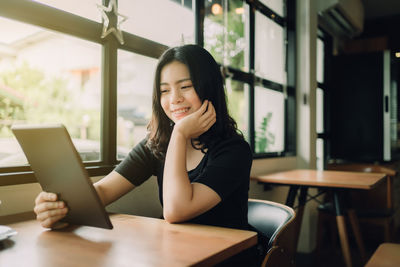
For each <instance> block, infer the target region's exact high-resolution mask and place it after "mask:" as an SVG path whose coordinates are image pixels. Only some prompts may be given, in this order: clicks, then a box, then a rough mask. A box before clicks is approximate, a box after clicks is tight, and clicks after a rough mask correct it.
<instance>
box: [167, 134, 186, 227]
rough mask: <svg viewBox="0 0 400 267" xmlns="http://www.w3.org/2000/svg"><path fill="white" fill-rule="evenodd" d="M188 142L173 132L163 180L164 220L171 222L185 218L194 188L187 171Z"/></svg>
mask: <svg viewBox="0 0 400 267" xmlns="http://www.w3.org/2000/svg"><path fill="white" fill-rule="evenodd" d="M187 142H188V140H186V138H185V137H184V136H183V135H182V134H181V133H180V132H178V131H173V132H172V135H171V139H170V142H169V145H168V149H167V155H166V158H165V167H164V179H163V203H164V218H165V219H166V220H167V221H170V222H176V221H180V220H181V219H182V218H183V217H185V213H186V211H187V210H188V208H189V206H190V203H191V200H192V197H193V188H192V184H191V183H190V180H189V177H188V174H187V170H186V145H187Z"/></svg>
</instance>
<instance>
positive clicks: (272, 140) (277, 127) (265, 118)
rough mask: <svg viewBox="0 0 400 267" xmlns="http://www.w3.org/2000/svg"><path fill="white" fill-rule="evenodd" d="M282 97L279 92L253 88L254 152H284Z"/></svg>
mask: <svg viewBox="0 0 400 267" xmlns="http://www.w3.org/2000/svg"><path fill="white" fill-rule="evenodd" d="M284 103H285V102H284V95H283V93H281V92H277V91H274V90H270V89H266V88H263V87H258V86H256V87H255V96H254V105H255V110H254V128H255V151H256V153H263V152H283V150H284V132H285V131H284V126H285V124H284V118H285V110H284Z"/></svg>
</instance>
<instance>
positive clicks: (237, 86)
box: [225, 79, 250, 142]
mask: <svg viewBox="0 0 400 267" xmlns="http://www.w3.org/2000/svg"><path fill="white" fill-rule="evenodd" d="M225 85H226V95H227V100H228V110H229V114H230V115H231V117H232V118H233V119H234V120H235V121H236V123H237V126H238V129H239V130H240V131H241V132H242V133H243V136H244V137H245V138H246V140H247V141H248V142H249V140H250V138H249V129H248V127H249V86H248V85H247V84H246V83H242V82H239V81H235V80H232V79H226V80H225Z"/></svg>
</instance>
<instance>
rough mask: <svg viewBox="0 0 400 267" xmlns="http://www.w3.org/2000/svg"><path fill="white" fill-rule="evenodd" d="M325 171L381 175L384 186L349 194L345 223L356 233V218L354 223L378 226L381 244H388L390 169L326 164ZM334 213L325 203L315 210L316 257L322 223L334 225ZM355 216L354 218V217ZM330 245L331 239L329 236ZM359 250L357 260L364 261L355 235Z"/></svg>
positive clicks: (391, 223)
mask: <svg viewBox="0 0 400 267" xmlns="http://www.w3.org/2000/svg"><path fill="white" fill-rule="evenodd" d="M327 169H328V170H334V171H353V172H373V173H384V174H386V175H387V176H386V177H387V178H386V181H385V182H384V183H381V184H380V185H378V186H377V187H376V188H375V189H372V190H358V191H356V190H352V191H351V192H350V196H349V202H350V203H351V210H350V211H349V213H348V216H349V220H350V223H351V226H352V228H353V229H355V228H357V231H355V232H360V231H359V229H358V227H359V226H358V224H357V223H356V222H355V220H354V216H355V215H356V216H357V219H358V222H360V223H363V224H364V223H365V224H367V223H368V224H373V225H379V226H382V228H383V230H384V235H383V236H384V240H385V242H390V241H391V240H392V237H393V236H394V215H395V211H394V203H393V178H394V177H395V175H396V172H395V171H394V170H392V169H389V168H386V167H383V166H380V165H375V164H329V165H328V167H327ZM333 213H334V211H333V209H332V205H331V203H329V202H327V203H324V204H322V205H319V206H318V231H317V254H319V251H320V249H321V244H322V235H323V228H324V222H327V221H328V222H329V225H330V226H331V227H333V225H334V224H335V218H334V214H333ZM354 213H355V214H354ZM332 238H333V241H335V237H334V236H332ZM355 238H356V241H357V243H358V245H359V248H360V253H361V257H362V258H363V260H365V259H366V258H365V256H366V255H365V249H364V247H363V244H362V239H361V236H357V235H355Z"/></svg>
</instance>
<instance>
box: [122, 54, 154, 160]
mask: <svg viewBox="0 0 400 267" xmlns="http://www.w3.org/2000/svg"><path fill="white" fill-rule="evenodd" d="M156 65H157V60H156V59H153V58H149V57H145V56H141V55H138V54H134V53H131V52H126V51H123V50H119V51H118V127H117V143H118V148H117V152H118V158H119V159H121V158H123V157H125V156H126V155H127V153H128V152H129V151H130V150H131V149H132V147H133V146H134V145H136V144H137V143H139V142H140V141H141V140H142V139H143V138H144V137H145V136H146V133H147V127H146V126H147V123H148V122H149V121H150V118H151V105H152V102H151V98H152V93H153V80H154V72H155V69H156Z"/></svg>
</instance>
